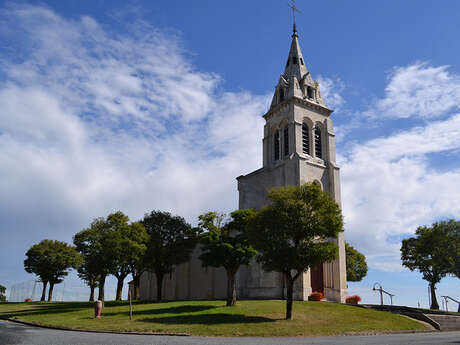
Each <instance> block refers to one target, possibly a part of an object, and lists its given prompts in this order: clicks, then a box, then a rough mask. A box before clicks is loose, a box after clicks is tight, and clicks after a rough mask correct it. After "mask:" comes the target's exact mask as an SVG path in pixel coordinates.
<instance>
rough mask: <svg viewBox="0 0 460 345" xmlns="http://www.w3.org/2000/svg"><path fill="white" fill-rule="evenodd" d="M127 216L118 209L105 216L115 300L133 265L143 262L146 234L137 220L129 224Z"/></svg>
mask: <svg viewBox="0 0 460 345" xmlns="http://www.w3.org/2000/svg"><path fill="white" fill-rule="evenodd" d="M128 222H129V218H128V216H126V215H124V214H123V213H122V212H120V211H118V212H116V213H113V214H110V215H109V216H108V217H107V221H106V223H107V227H108V228H109V231H110V238H109V239H108V245H109V246H110V254H111V257H112V259H113V265H112V270H111V272H110V273H111V274H113V275H114V276H115V277H116V278H117V281H118V282H117V292H116V300H117V301H120V300H121V297H122V290H123V283H124V280H125V278H126V277H127V276H128V274H130V273H132V270H133V267H134V266H136V267H138V266H139V264H140V262H143V261H142V259H143V257H144V254H145V251H146V249H147V246H146V244H147V240H148V235H147V232H146V231H145V228H144V226H143V225H142V224H141V223H139V222H134V223H131V224H129V223H128Z"/></svg>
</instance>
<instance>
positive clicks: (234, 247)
mask: <svg viewBox="0 0 460 345" xmlns="http://www.w3.org/2000/svg"><path fill="white" fill-rule="evenodd" d="M254 213H255V211H253V210H237V211H234V212H232V213H231V214H230V220H229V221H228V222H226V223H225V224H224V223H223V219H224V217H225V215H223V214H218V213H216V212H208V213H205V214H203V215H201V216H199V227H200V228H201V229H202V230H203V231H204V233H203V235H202V236H201V243H202V244H203V246H202V254H201V255H200V260H201V261H202V264H203V266H204V267H207V266H212V267H223V268H224V269H225V270H226V272H227V306H233V305H235V303H236V280H235V275H236V273H237V271H238V269H239V267H240V266H241V265H249V264H250V262H251V260H252V259H253V258H254V256H255V255H256V254H257V251H256V250H255V249H254V248H253V247H252V245H250V244H249V241H248V238H247V227H248V220H249V219H250V217H251V216H253V215H254Z"/></svg>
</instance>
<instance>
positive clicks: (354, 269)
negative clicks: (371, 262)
mask: <svg viewBox="0 0 460 345" xmlns="http://www.w3.org/2000/svg"><path fill="white" fill-rule="evenodd" d="M345 252H346V257H347V280H348V281H349V282H359V281H361V280H363V278H364V277H365V276H366V274H367V263H366V257H365V256H364V255H363V254H361V253H360V252H358V251H357V250H356V249H355V248H353V247H352V246H351V245H349V244H348V243H347V242H345Z"/></svg>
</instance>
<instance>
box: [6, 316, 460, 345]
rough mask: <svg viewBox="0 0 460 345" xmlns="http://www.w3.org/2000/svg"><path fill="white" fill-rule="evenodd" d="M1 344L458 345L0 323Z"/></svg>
mask: <svg viewBox="0 0 460 345" xmlns="http://www.w3.org/2000/svg"><path fill="white" fill-rule="evenodd" d="M0 344H1V345H13V344H14V345H19V344H20V345H32V344H33V345H42V344H43V345H64V344H65V345H96V344H97V345H101V344H107V345H127V344H132V345H146V344H149V345H152V344H153V345H179V344H181V345H183V344H187V345H195V344H200V345H229V344H241V345H242V344H245V345H246V344H247V345H262V344H264V345H265V344H267V345H275V344H276V345H300V344H309V345H310V344H312V345H313V344H315V345H316V344H318V345H325V344H341V345H374V344H375V345H383V344H385V345H396V344H397V345H401V344H414V345H415V344H417V345H433V344H436V345H447V344H449V345H452V344H460V332H435V333H415V334H392V335H378V336H340V337H316V338H305V337H298V338H292V337H291V338H256V337H253V338H208V337H177V336H151V335H129V334H107V333H90V332H73V331H58V330H52V329H46V328H38V327H30V326H24V325H21V324H17V323H12V322H5V321H0Z"/></svg>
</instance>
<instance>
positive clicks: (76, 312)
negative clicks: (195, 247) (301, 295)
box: [0, 300, 427, 336]
mask: <svg viewBox="0 0 460 345" xmlns="http://www.w3.org/2000/svg"><path fill="white" fill-rule="evenodd" d="M93 306H94V304H93V303H88V302H63V303H38V302H33V303H32V302H29V303H4V304H0V317H2V318H11V319H17V320H21V321H28V322H32V323H35V324H40V325H47V326H54V327H63V328H69V329H81V330H104V331H122V332H152V333H186V334H192V335H204V336H213V335H215V336H243V335H245V336H309V335H333V334H344V333H354V332H368V331H384V332H385V331H398V330H425V329H427V327H426V326H425V325H423V324H421V323H419V322H416V321H413V320H411V319H408V318H406V317H402V316H399V315H396V314H391V313H387V312H380V311H374V310H368V309H364V308H357V307H352V306H348V305H343V304H337V303H328V302H294V309H293V311H294V313H293V317H294V320H290V321H287V320H284V313H285V302H284V301H277V300H270V301H238V302H237V305H236V306H235V307H225V302H224V301H182V302H164V303H142V302H137V303H135V304H134V305H133V309H134V315H133V320H130V319H129V304H128V303H127V302H106V303H105V308H104V310H103V312H102V318H101V319H99V320H98V319H94V318H93V316H94V312H93Z"/></svg>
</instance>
